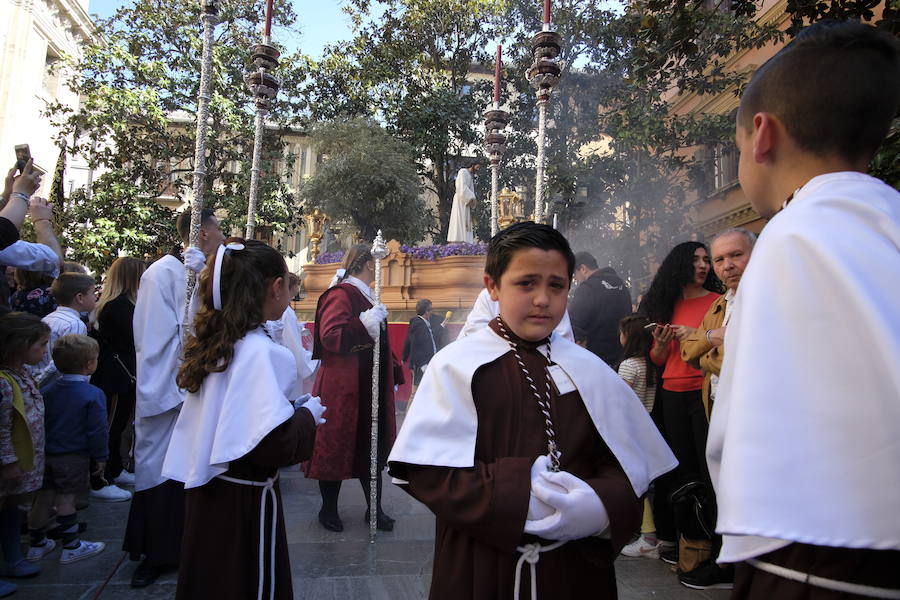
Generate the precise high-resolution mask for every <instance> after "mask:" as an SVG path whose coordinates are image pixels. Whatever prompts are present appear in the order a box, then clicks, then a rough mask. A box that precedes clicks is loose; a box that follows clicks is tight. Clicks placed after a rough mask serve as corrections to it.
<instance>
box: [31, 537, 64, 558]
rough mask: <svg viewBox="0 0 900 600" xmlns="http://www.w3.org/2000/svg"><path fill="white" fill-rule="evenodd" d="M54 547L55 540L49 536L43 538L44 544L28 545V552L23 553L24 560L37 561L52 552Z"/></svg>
mask: <svg viewBox="0 0 900 600" xmlns="http://www.w3.org/2000/svg"><path fill="white" fill-rule="evenodd" d="M54 548H56V542H54V541H53V540H51V539H50V538H44V544H43V545H42V546H29V547H28V554H26V555H25V560H27V561H29V562H37V561H39V560H41V559H42V558H44V557H45V556H47V555H48V554H50V553H51V552H53V549H54Z"/></svg>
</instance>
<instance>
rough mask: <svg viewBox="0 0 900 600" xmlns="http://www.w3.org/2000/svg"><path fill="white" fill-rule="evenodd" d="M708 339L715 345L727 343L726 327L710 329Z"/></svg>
mask: <svg viewBox="0 0 900 600" xmlns="http://www.w3.org/2000/svg"><path fill="white" fill-rule="evenodd" d="M706 340H707V341H708V342H709V343H710V344H712V345H713V346H721V345H722V344H724V343H725V328H724V327H719V328H718V329H710V330H709V333H708V334H706Z"/></svg>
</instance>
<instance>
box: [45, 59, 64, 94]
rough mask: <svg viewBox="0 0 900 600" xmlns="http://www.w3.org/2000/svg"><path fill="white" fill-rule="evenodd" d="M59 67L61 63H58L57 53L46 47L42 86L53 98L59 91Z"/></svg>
mask: <svg viewBox="0 0 900 600" xmlns="http://www.w3.org/2000/svg"><path fill="white" fill-rule="evenodd" d="M60 67H62V64H61V63H60V60H59V55H58V54H57V53H56V52H54V51H53V50H51V49H50V48H47V56H46V58H45V59H44V78H43V86H44V92H46V93H47V95H48V96H50V97H51V98H54V99H55V98H56V96H57V94H58V93H59V79H60Z"/></svg>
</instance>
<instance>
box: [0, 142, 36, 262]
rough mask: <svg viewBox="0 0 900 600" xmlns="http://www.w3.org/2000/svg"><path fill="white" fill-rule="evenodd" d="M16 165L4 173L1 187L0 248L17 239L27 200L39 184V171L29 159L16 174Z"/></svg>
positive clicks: (26, 207)
mask: <svg viewBox="0 0 900 600" xmlns="http://www.w3.org/2000/svg"><path fill="white" fill-rule="evenodd" d="M17 170H19V168H18V165H17V166H16V167H13V168H12V169H11V170H10V171H9V173H7V175H6V181H5V182H4V188H3V201H2V208H0V248H5V247H6V246H9V245H10V244H12V243H13V242H15V241H16V240H17V239H19V228H20V227H21V226H22V222H23V221H24V220H25V213H26V212H27V211H28V200H29V198H31V195H32V194H34V192H35V191H36V190H37V189H38V188H39V187H40V185H41V175H42V174H41V173H40V172H39V171H37V170H36V169H35V168H34V165H33V163H32V160H31V159H29V160H28V162H27V163H25V166H24V167H23V168H22V169H21V174H20V175H18V176H16V171H17Z"/></svg>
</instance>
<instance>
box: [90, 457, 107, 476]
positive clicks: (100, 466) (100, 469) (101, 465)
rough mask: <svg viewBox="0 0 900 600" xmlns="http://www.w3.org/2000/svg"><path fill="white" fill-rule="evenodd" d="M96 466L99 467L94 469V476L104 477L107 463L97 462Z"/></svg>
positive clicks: (103, 461)
mask: <svg viewBox="0 0 900 600" xmlns="http://www.w3.org/2000/svg"><path fill="white" fill-rule="evenodd" d="M96 465H97V467H96V468H95V469H94V472H93V473H92V475H96V476H98V477H99V476H101V475H103V471H105V470H106V461H105V460H98V461H97V462H96Z"/></svg>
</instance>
